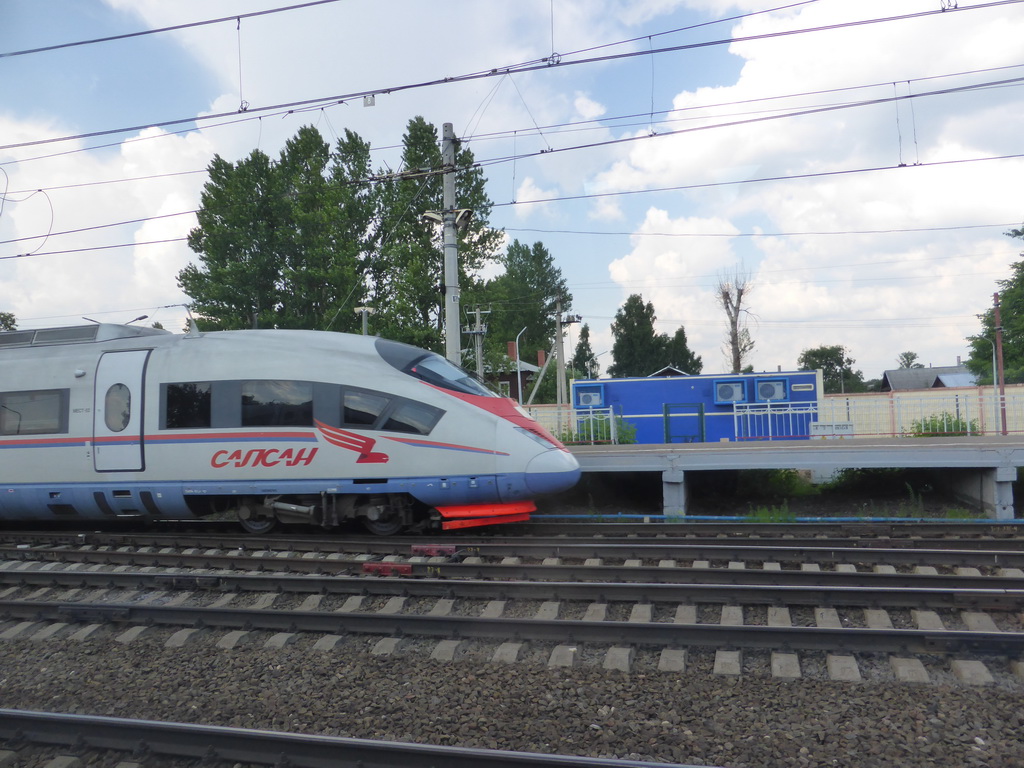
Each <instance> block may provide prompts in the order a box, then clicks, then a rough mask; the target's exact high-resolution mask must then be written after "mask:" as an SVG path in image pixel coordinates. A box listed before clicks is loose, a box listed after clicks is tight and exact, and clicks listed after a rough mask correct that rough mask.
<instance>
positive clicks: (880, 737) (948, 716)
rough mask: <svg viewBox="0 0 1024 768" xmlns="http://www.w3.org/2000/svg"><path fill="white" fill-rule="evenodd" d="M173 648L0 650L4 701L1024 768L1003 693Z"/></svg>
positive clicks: (778, 755)
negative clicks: (1021, 767) (1017, 767)
mask: <svg viewBox="0 0 1024 768" xmlns="http://www.w3.org/2000/svg"><path fill="white" fill-rule="evenodd" d="M167 636H168V634H167V633H166V632H163V631H159V630H154V631H151V632H149V633H147V634H146V635H144V636H143V637H141V638H140V639H138V640H136V641H134V642H132V643H129V644H127V645H122V644H120V643H116V642H112V641H111V640H110V639H109V637H107V638H94V639H90V640H86V641H81V642H62V641H60V640H48V641H45V642H33V641H30V640H11V641H7V642H3V643H0V706H2V707H5V708H12V709H28V710H40V711H52V712H70V713H80V714H91V715H109V716H115V717H134V718H143V719H154V720H168V721H180V722H194V723H204V724H210V725H224V726H235V727H245V728H262V729H270V730H279V731H289V732H296V733H314V734H330V735H335V736H354V737H361V738H375V739H389V740H399V741H412V742H421V743H434V744H454V745H459V746H464V747H476V748H492V749H493V748H497V749H511V750H522V751H533V752H545V753H561V754H572V755H586V756H593V757H617V758H632V759H646V760H659V761H665V762H680V763H691V764H707V765H720V766H750V767H751V768H754V767H755V766H756V767H757V768H762V767H763V766H851V768H853V767H856V768H870V767H871V766H893V765H899V766H904V767H906V768H910V767H913V766H952V765H956V766H1024V738H1022V736H1021V734H1022V733H1024V706H1022V705H1024V696H1021V695H1020V694H1019V693H1018V692H1015V691H1009V690H1003V689H1000V688H969V687H966V686H956V685H908V684H900V683H894V682H888V681H869V682H864V683H859V684H843V683H833V682H827V681H821V680H806V679H805V680H798V681H792V682H783V681H778V680H773V679H771V678H769V677H757V676H745V677H743V678H740V679H734V678H728V679H726V678H720V677H715V676H713V675H708V674H703V673H697V672H691V671H688V672H687V673H684V674H677V673H662V672H657V671H654V670H649V669H645V671H643V672H637V671H634V672H633V673H631V674H625V673H612V672H607V671H605V670H602V669H601V668H600V667H598V666H596V665H581V666H577V667H574V668H569V669H565V668H561V669H549V668H547V667H546V666H544V665H543V664H539V663H536V662H535V661H526V662H521V663H517V664H513V665H498V664H492V663H481V662H479V661H478V660H476V659H475V658H462V659H460V660H458V661H456V662H455V663H444V662H437V661H433V660H431V659H430V658H429V656H428V654H425V653H422V652H415V653H402V654H400V655H399V656H398V657H375V656H372V655H371V654H370V653H369V649H370V648H371V647H372V644H373V639H371V638H361V637H353V638H348V639H346V640H345V641H344V642H342V643H341V644H340V645H338V646H337V647H336V648H335V649H334V650H332V651H328V652H324V651H313V650H311V641H309V640H308V639H303V640H300V641H299V642H297V643H294V644H292V645H288V646H286V647H284V648H282V649H278V650H274V651H270V650H266V649H263V648H262V647H261V645H260V644H259V643H258V642H257V643H253V644H250V645H248V646H244V647H241V648H238V649H234V650H230V651H227V650H219V649H216V648H214V646H213V641H212V640H211V639H210V637H209V636H208V637H207V638H206V639H205V641H202V642H197V643H195V644H190V645H188V646H186V647H184V648H174V649H168V648H165V647H164V645H163V644H164V642H165V641H166V639H167ZM528 656H529V654H528Z"/></svg>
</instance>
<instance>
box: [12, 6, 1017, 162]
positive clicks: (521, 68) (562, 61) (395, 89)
mask: <svg viewBox="0 0 1024 768" xmlns="http://www.w3.org/2000/svg"><path fill="white" fill-rule="evenodd" d="M1021 3H1024V0H993V2H988V3H980V4H978V5H972V6H968V7H966V8H961V9H958V10H957V12H958V13H962V12H966V11H973V10H980V9H984V8H992V7H997V6H1003V5H1018V4H1021ZM942 13H943V11H942V10H932V11H919V12H916V13H909V14H901V15H896V16H886V17H879V18H873V19H859V20H855V21H847V22H839V23H836V24H826V25H821V26H817V27H805V28H801V29H791V30H778V31H775V32H765V33H761V34H756V35H747V36H743V37H730V38H723V39H719V40H709V41H703V42H697V43H686V44H681V45H675V46H667V47H663V48H656V49H652V50H637V51H629V52H625V53H617V54H608V55H605V56H597V57H589V58H583V59H572V60H568V61H567V60H566V57H565V56H560V57H559V60H558V61H549V60H547V59H542V60H540V61H539V62H537V61H536V60H534V61H532V62H526V63H521V64H512V65H508V66H503V67H495V68H492V69H488V70H483V71H477V72H472V73H468V74H463V75H455V76H450V77H441V78H434V79H432V80H424V81H420V82H416V83H406V84H401V85H392V86H382V87H378V88H370V89H363V90H358V91H352V92H350V93H345V94H339V95H336V96H328V97H318V98H312V99H303V100H299V101H292V102H285V103H281V104H275V105H268V106H263V107H249V108H248V110H247V112H248V113H257V112H275V111H280V110H282V109H292V108H297V107H309V106H313V105H321V106H325V105H327V104H330V103H336V102H342V101H347V100H351V99H355V98H361V97H364V96H373V95H377V94H392V93H399V92H402V91H407V90H412V89H419V88H428V87H432V86H437V85H451V84H453V83H464V82H470V81H473V80H480V79H485V78H489V77H499V76H503V75H505V74H509V73H520V72H533V71H537V70H543V69H550V68H555V67H569V66H577V65H582V64H594V63H599V62H606V61H615V60H620V59H625V58H634V57H637V56H653V55H658V54H663V53H672V52H678V51H684V50H697V49H700V48H707V47H712V46H720V45H733V44H736V43H741V42H751V41H755V40H768V39H774V38H779V37H787V36H792V35H797V34H810V33H814V32H823V31H829V30H836V29H844V28H849V27H859V26H865V25H869V24H880V23H888V22H894V21H905V20H909V19H915V18H922V17H925V16H934V15H940V14H942ZM229 18H230V19H234V18H236V17H234V16H232V17H229ZM232 115H237V112H218V113H214V114H209V115H193V116H190V117H183V118H176V119H173V120H164V121H160V122H149V123H145V124H141V125H134V126H122V127H119V128H110V129H105V130H98V131H89V132H85V133H79V134H75V135H67V136H55V137H48V138H43V139H33V140H30V141H23V142H16V143H11V144H4V145H0V150H8V149H18V148H22V147H30V146H38V145H42V144H51V143H56V142H62V141H73V140H81V139H87V138H97V137H100V136H110V135H114V134H119V133H130V132H133V131H140V130H143V129H145V128H165V127H168V126H172V125H181V124H183V123H200V122H205V121H207V120H217V119H221V118H225V117H229V116H232Z"/></svg>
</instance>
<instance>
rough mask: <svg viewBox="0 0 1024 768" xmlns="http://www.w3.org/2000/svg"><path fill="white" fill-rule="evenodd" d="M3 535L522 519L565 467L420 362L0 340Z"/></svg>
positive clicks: (404, 350)
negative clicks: (124, 524)
mask: <svg viewBox="0 0 1024 768" xmlns="http://www.w3.org/2000/svg"><path fill="white" fill-rule="evenodd" d="M0 460H2V461H0V519H38V520H58V519H72V520H74V519H110V518H119V517H132V516H137V517H146V518H185V519H187V518H191V517H208V516H213V515H222V514H231V515H233V516H236V517H237V518H238V519H239V520H240V521H241V522H242V524H243V526H244V527H245V528H246V529H247V530H250V531H253V532H259V531H262V530H267V529H269V528H270V527H271V526H272V525H273V524H274V523H275V522H277V521H283V522H305V523H314V524H317V525H322V526H325V527H331V526H334V525H338V524H340V523H342V522H345V521H347V520H360V521H362V522H363V523H364V524H365V525H366V526H367V527H368V528H370V529H371V530H374V531H376V532H379V533H389V532H393V531H397V530H400V529H402V528H404V527H408V526H411V525H429V524H440V525H442V526H443V527H447V528H453V527H464V526H468V525H479V524H489V523H494V522H503V521H513V520H524V519H527V518H528V516H529V512H530V511H531V510H532V509H533V502H532V500H533V499H534V498H535V497H536V496H538V495H541V494H545V493H555V492H558V491H560V490H564V489H566V488H569V487H571V486H572V485H573V484H574V483H575V481H576V479H577V478H578V476H579V466H578V464H577V463H576V461H575V459H574V458H573V457H572V455H571V454H569V453H568V451H566V450H565V449H564V447H563V446H561V445H560V444H559V443H558V442H557V441H556V440H555V439H554V438H552V437H551V436H550V435H548V434H547V433H546V432H544V430H543V429H541V428H540V427H539V426H538V425H537V424H536V423H535V422H533V421H532V420H531V419H529V417H528V416H526V415H525V413H523V412H522V411H521V410H520V409H519V408H518V407H517V406H515V404H514V403H513V402H512V401H510V400H508V399H506V398H500V397H498V396H496V395H494V394H493V393H491V392H489V391H488V390H486V389H485V388H484V387H483V386H482V385H481V384H479V383H478V382H476V381H475V380H474V379H472V378H471V377H469V375H468V374H466V372H465V371H463V370H462V369H460V368H458V367H456V366H454V365H452V364H450V363H449V362H448V361H446V360H445V359H444V358H442V357H440V356H438V355H435V354H433V353H429V352H426V351H424V350H419V349H416V348H414V347H409V346H407V345H403V344H398V343H395V342H390V341H386V340H383V339H378V338H374V337H362V336H351V335H348V334H336V333H320V332H312V331H275V330H264V331H260V330H254V331H226V332H218V333H208V334H201V333H198V332H196V331H194V330H193V331H192V332H190V333H188V334H184V335H180V334H170V333H167V332H165V331H157V330H154V329H145V328H134V327H128V326H116V325H105V324H98V325H95V326H81V327H76V328H69V329H46V330H43V331H17V332H11V333H6V334H0Z"/></svg>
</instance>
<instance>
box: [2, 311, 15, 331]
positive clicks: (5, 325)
mask: <svg viewBox="0 0 1024 768" xmlns="http://www.w3.org/2000/svg"><path fill="white" fill-rule="evenodd" d="M16 330H18V321H17V320H16V319H15V317H14V315H12V314H11V313H10V312H0V331H16Z"/></svg>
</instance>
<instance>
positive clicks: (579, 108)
mask: <svg viewBox="0 0 1024 768" xmlns="http://www.w3.org/2000/svg"><path fill="white" fill-rule="evenodd" d="M572 104H573V107H575V108H576V113H577V114H578V115H579V116H580V117H582V118H583V119H584V120H596V119H597V118H599V117H600V116H601V115H603V114H604V113H605V112H607V111H608V109H607V108H606V107H605V106H604V105H602V104H599V103H597V102H596V101H594V100H593V99H591V98H590V97H589V96H587V95H586V94H585V93H580V92H579V91H577V92H576V98H575V99H574V100H573V103H572Z"/></svg>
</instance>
